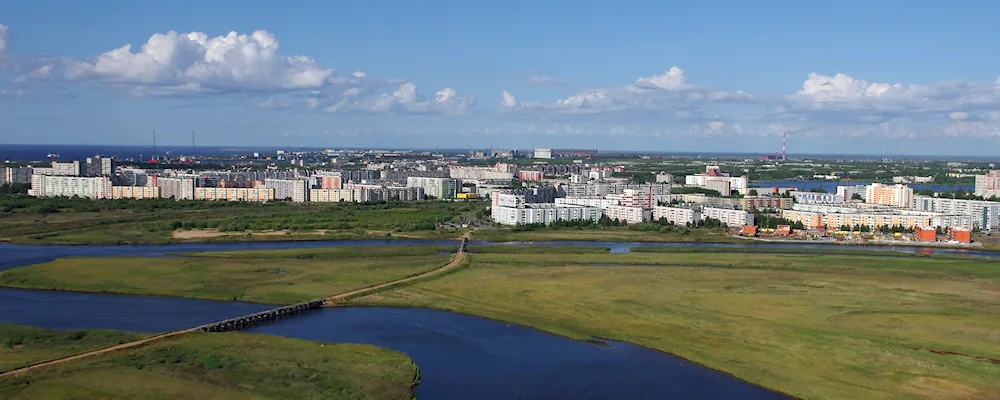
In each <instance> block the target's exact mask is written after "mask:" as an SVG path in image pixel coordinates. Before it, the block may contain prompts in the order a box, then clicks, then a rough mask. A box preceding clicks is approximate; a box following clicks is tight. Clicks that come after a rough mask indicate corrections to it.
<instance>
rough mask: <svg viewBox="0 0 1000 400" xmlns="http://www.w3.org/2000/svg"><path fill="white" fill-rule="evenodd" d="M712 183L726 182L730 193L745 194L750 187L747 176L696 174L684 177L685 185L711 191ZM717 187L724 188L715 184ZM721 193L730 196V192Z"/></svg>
mask: <svg viewBox="0 0 1000 400" xmlns="http://www.w3.org/2000/svg"><path fill="white" fill-rule="evenodd" d="M710 182H726V183H728V184H729V190H730V191H732V190H735V191H738V192H740V193H743V192H745V191H746V190H747V187H748V186H749V185H750V181H749V179H747V178H746V177H745V176H724V175H710V174H695V175H688V176H685V177H684V184H686V185H688V186H699V187H703V188H708V189H710V187H709V185H710ZM715 185H717V186H716V187H717V188H722V187H721V185H720V184H715ZM712 190H716V189H712ZM720 193H722V194H723V195H724V196H728V195H729V192H723V191H720Z"/></svg>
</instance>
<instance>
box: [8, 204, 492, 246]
mask: <svg viewBox="0 0 1000 400" xmlns="http://www.w3.org/2000/svg"><path fill="white" fill-rule="evenodd" d="M485 206H486V203H485V202H481V201H468V202H464V201H463V202H458V201H456V202H438V201H425V202H406V203H401V202H396V203H381V204H360V203H302V204H289V203H283V202H270V203H246V202H225V201H218V202H213V201H174V200H169V199H157V200H100V201H95V200H89V199H74V198H44V199H41V198H31V197H7V196H0V238H4V239H9V240H10V241H12V242H16V243H40V244H141V243H171V242H181V241H251V240H331V239H369V238H376V237H377V238H385V237H392V236H398V237H422V238H453V237H460V236H461V235H462V233H464V230H462V229H442V228H439V227H437V224H438V223H443V222H452V223H453V224H460V223H461V221H463V220H465V219H471V218H475V217H476V216H481V215H483V210H484V209H485Z"/></svg>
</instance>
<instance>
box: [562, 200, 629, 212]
mask: <svg viewBox="0 0 1000 400" xmlns="http://www.w3.org/2000/svg"><path fill="white" fill-rule="evenodd" d="M556 204H567V205H574V206H587V207H597V208H600V209H602V210H607V209H608V207H611V206H617V205H619V204H620V202H619V200H618V199H608V198H603V197H560V198H556Z"/></svg>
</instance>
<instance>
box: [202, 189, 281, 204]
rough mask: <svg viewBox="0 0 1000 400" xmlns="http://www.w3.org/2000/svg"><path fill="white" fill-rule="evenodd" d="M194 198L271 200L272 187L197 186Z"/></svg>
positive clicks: (272, 197) (272, 198) (272, 195)
mask: <svg viewBox="0 0 1000 400" xmlns="http://www.w3.org/2000/svg"><path fill="white" fill-rule="evenodd" d="M194 199H195V200H225V201H272V200H274V189H272V188H216V187H199V188H195V189H194Z"/></svg>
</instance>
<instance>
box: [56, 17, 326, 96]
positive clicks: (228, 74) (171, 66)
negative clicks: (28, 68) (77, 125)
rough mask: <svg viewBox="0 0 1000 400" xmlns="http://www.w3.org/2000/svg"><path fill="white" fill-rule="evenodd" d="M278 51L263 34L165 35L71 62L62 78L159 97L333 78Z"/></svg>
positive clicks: (316, 83)
mask: <svg viewBox="0 0 1000 400" xmlns="http://www.w3.org/2000/svg"><path fill="white" fill-rule="evenodd" d="M278 48H279V46H278V40H277V39H276V38H275V37H274V35H272V34H270V33H268V32H267V31H255V32H254V33H253V34H250V35H245V34H237V33H236V32H230V33H229V34H227V35H225V36H218V37H213V38H210V37H208V35H206V34H204V33H201V32H191V33H186V34H180V33H177V32H173V31H170V32H167V33H166V34H160V33H157V34H154V35H153V36H152V37H150V38H149V40H148V41H147V42H146V43H145V44H144V45H142V47H141V48H140V49H139V50H138V51H135V52H133V51H132V46H131V45H128V44H127V45H124V46H122V47H119V48H117V49H114V50H111V51H108V52H106V53H104V54H102V55H100V56H98V57H97V59H96V60H93V61H77V62H72V63H70V64H69V65H67V67H66V78H68V79H70V80H84V81H86V80H91V81H97V82H102V83H109V84H116V85H124V86H133V87H136V88H139V89H144V90H146V91H148V92H149V93H164V94H172V93H183V92H193V93H214V92H231V91H268V90H294V89H310V88H321V87H323V86H325V85H328V84H330V83H332V82H333V81H334V80H335V78H336V76H335V72H334V70H333V69H329V68H322V67H320V66H318V65H317V64H316V62H315V61H314V60H313V59H311V58H309V57H305V56H286V55H282V54H279V53H278Z"/></svg>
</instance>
